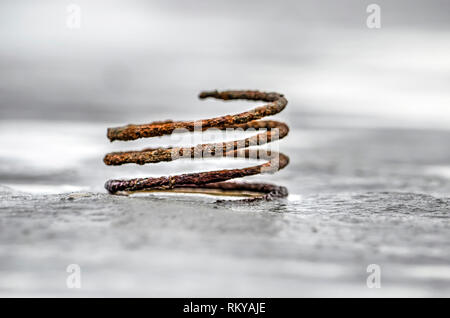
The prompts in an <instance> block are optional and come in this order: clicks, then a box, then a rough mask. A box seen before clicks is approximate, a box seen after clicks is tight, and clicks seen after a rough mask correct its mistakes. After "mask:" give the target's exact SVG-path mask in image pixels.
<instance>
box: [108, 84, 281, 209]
mask: <svg viewBox="0 0 450 318" xmlns="http://www.w3.org/2000/svg"><path fill="white" fill-rule="evenodd" d="M199 97H200V99H205V98H209V97H211V98H216V99H222V100H234V99H244V100H253V101H264V102H268V104H265V105H263V106H260V107H257V108H254V109H252V110H250V111H246V112H243V113H239V114H235V115H226V116H221V117H215V118H211V119H203V120H200V121H156V122H152V123H149V124H143V125H127V126H123V127H115V128H108V132H107V136H108V139H109V140H110V141H115V140H124V141H127V140H136V139H139V138H150V137H156V136H164V135H170V134H172V133H174V132H175V130H178V129H184V130H185V131H191V132H192V131H196V130H197V129H199V127H200V129H201V130H202V131H205V130H207V129H210V128H216V129H220V130H225V129H227V128H239V129H244V130H246V129H249V128H253V129H256V130H259V129H265V131H264V132H262V133H259V134H257V135H254V136H251V137H248V138H245V139H242V140H235V141H230V142H223V143H212V144H201V145H197V146H195V147H187V148H186V147H184V148H183V147H169V148H147V149H143V150H141V151H125V152H112V153H108V154H107V155H106V156H105V157H104V159H103V161H104V163H105V164H106V165H122V164H128V163H135V164H139V165H143V164H146V163H157V162H162V161H173V160H176V159H181V158H186V157H188V158H196V157H198V154H202V155H203V156H205V154H207V155H211V156H215V155H216V156H217V155H219V156H223V157H230V156H231V157H235V158H254V159H263V160H267V162H266V163H264V164H260V165H256V166H251V167H246V168H242V169H225V170H216V171H208V172H200V173H189V174H181V175H176V176H168V177H159V178H135V179H128V180H108V181H107V182H106V184H105V188H106V189H107V190H108V192H109V193H111V194H115V193H119V192H135V191H174V192H197V193H198V192H200V193H216V194H220V193H221V192H223V193H225V194H227V193H228V194H229V193H231V192H236V191H238V192H241V193H242V194H243V193H244V192H251V193H259V195H258V196H254V195H253V197H252V198H249V199H244V200H243V201H256V200H261V199H264V200H272V199H274V198H281V197H285V196H287V195H288V191H287V189H286V188H285V187H282V186H276V185H273V184H267V183H237V182H224V181H227V180H230V179H234V178H241V177H246V176H251V175H256V174H260V173H274V172H276V171H278V170H280V169H283V168H284V167H285V166H287V165H288V164H289V157H287V156H286V155H284V154H282V153H278V152H274V151H266V150H254V149H248V147H251V146H253V145H262V144H264V143H269V142H271V141H275V140H278V139H281V138H284V137H285V136H286V135H287V134H288V132H289V127H288V126H287V125H286V124H285V123H282V122H278V121H273V120H259V119H261V118H263V117H266V116H271V115H275V114H277V113H279V112H281V111H282V110H283V109H284V108H285V107H286V105H287V100H286V98H284V96H283V95H282V94H279V93H274V92H271V93H266V92H260V91H250V90H229V91H222V92H219V91H206V92H202V93H200V95H199ZM217 149H220V150H222V151H221V152H218V151H217Z"/></svg>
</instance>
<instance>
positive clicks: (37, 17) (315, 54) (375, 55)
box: [0, 0, 450, 129]
mask: <svg viewBox="0 0 450 318" xmlns="http://www.w3.org/2000/svg"><path fill="white" fill-rule="evenodd" d="M71 3H75V4H77V5H78V6H79V7H80V8H81V25H80V28H79V29H70V28H68V27H67V25H66V20H67V17H68V12H67V11H66V10H67V6H68V5H69V4H71ZM370 3H372V2H371V1H363V2H361V1H340V2H339V3H337V2H335V1H328V0H327V1H324V0H321V1H283V2H280V3H277V5H276V6H274V5H269V3H268V2H267V1H263V2H261V1H258V2H256V1H239V2H238V1H227V2H226V3H220V2H211V1H195V2H186V1H149V2H147V1H128V2H126V3H125V2H120V1H103V0H101V1H73V2H72V1H51V0H48V1H40V2H39V3H36V2H34V3H30V2H26V1H2V3H1V4H0V8H1V10H0V18H1V19H0V25H1V28H0V38H1V42H0V92H1V95H0V96H1V98H0V119H1V120H25V119H26V120H61V121H94V122H97V121H100V122H114V123H125V122H148V121H152V120H155V119H156V120H158V119H168V118H170V119H199V118H207V117H210V116H215V115H219V114H228V113H233V112H240V111H242V110H243V108H244V107H247V108H248V107H251V106H243V105H246V103H242V102H233V103H227V104H221V103H220V102H215V101H206V102H205V101H204V102H201V101H198V100H197V98H196V96H197V94H198V93H199V92H200V91H201V90H209V89H259V90H270V91H280V92H282V93H284V94H285V95H286V96H287V97H288V99H289V102H290V103H289V105H288V108H287V109H286V114H281V116H286V117H289V118H293V119H295V120H296V121H297V118H300V117H301V116H305V115H314V114H317V115H320V116H331V118H332V120H334V119H336V120H339V118H340V117H342V116H344V117H349V118H353V117H355V118H356V119H357V120H355V121H354V122H355V123H356V122H360V123H364V122H366V121H367V120H363V119H364V118H374V119H375V120H376V122H378V124H379V125H383V123H386V122H391V124H390V126H396V125H398V126H403V125H405V126H407V127H418V128H422V127H426V128H440V129H447V127H450V110H449V107H448V105H450V92H449V91H448V89H447V88H448V84H449V80H450V78H449V77H448V74H449V71H450V59H448V56H449V54H450V41H448V38H450V20H449V19H448V12H449V9H450V3H449V2H446V1H426V2H425V1H396V2H395V3H393V2H392V1H377V2H375V3H377V4H379V5H380V7H381V28H380V29H369V28H367V26H366V18H367V16H368V15H369V14H368V13H367V12H366V7H367V5H368V4H370ZM187 109H189V111H186V110H187ZM180 111H182V113H180ZM315 116H316V115H314V116H312V118H314V117H315ZM358 118H361V120H359V119H358ZM291 124H292V123H291ZM372 124H373V123H372Z"/></svg>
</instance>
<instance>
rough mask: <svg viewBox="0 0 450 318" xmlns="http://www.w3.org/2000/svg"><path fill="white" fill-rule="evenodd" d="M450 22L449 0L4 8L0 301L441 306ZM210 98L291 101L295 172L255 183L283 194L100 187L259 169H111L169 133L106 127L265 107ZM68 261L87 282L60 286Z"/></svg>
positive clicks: (0, 14)
mask: <svg viewBox="0 0 450 318" xmlns="http://www.w3.org/2000/svg"><path fill="white" fill-rule="evenodd" d="M371 3H376V4H378V5H379V6H380V8H381V28H379V29H370V28H368V27H367V25H366V19H367V17H368V15H369V13H367V12H366V8H367V6H368V5H369V4H371ZM70 4H76V5H77V6H79V8H80V9H81V16H80V17H81V20H80V22H81V24H80V28H75V29H74V28H70V27H68V24H67V20H68V18H69V16H70V14H71V13H70V12H68V6H69V5H70ZM449 12H450V2H449V1H445V0H432V1H406V0H404V1H388V0H384V1H381V0H378V1H357V0H341V1H331V0H319V1H318V0H315V1H313V0H311V1H299V0H290V1H266V0H264V1H261V0H259V1H234V0H233V1H206V0H195V1H181V0H180V1H137V0H129V1H111V0H110V1H102V0H96V1H92V0H91V1H87V0H85V1H82V0H79V1H61V0H59V1H56V0H54V1H49V0H41V1H23V0H14V1H13V0H3V1H1V3H0V294H1V295H3V296H11V295H26V296H28V295H32V296H36V295H37V296H48V295H64V296H74V295H75V296H76V295H83V296H91V295H93V296H105V295H106V296H109V295H113V296H129V295H138V296H185V297H188V296H189V297H192V296H226V297H232V296H248V297H251V296H355V295H356V296H442V295H446V296H448V295H449V293H450V268H449V264H450V255H449V250H450V248H449V247H450V246H449V242H450V236H449V232H450V231H449V228H450V225H449V206H450V204H449V202H450V199H449V193H450V147H449V140H450V131H449V127H450V107H449V105H450V90H449V89H448V88H449V84H450V76H449V74H450V59H449V56H450V41H449V39H450V19H449ZM210 89H259V90H269V91H277V92H281V93H284V94H285V95H286V96H287V98H288V100H289V104H288V107H287V108H286V110H284V111H283V112H282V113H281V114H279V115H277V117H275V118H276V119H281V120H284V121H286V122H287V123H288V124H289V126H290V128H291V131H290V135H289V136H288V137H287V138H286V139H285V140H282V141H281V142H280V149H281V150H282V151H283V152H284V153H286V154H287V155H289V156H290V157H291V164H290V165H289V166H288V167H287V168H286V169H285V170H284V171H281V172H279V173H278V174H276V175H274V176H258V177H254V178H253V179H254V180H258V181H267V180H270V181H271V182H274V183H278V184H282V185H285V186H287V187H288V189H289V191H290V196H289V198H288V199H287V200H283V201H281V202H272V203H264V204H261V205H258V206H231V207H228V206H217V205H215V204H214V203H213V202H214V200H215V198H211V197H206V196H170V195H167V196H165V195H160V196H148V197H144V198H142V197H136V198H117V197H111V196H109V195H107V194H106V193H105V190H104V189H103V183H104V182H105V180H107V179H108V178H114V177H132V176H160V175H169V174H176V173H181V172H188V171H202V170H205V167H207V168H206V169H207V170H211V169H215V168H217V169H218V168H226V167H232V166H242V165H246V164H248V163H246V162H239V161H237V162H232V163H230V162H223V161H221V160H218V161H212V160H208V161H206V163H205V161H200V162H184V161H179V162H174V163H162V164H158V165H157V166H145V167H136V166H125V167H120V168H118V167H106V166H104V165H103V163H102V157H103V155H104V154H105V153H106V152H110V151H114V150H117V149H139V148H142V147H145V146H149V145H150V146H154V145H167V144H170V143H171V142H172V141H171V140H170V139H169V138H166V137H164V138H161V139H160V138H157V139H155V140H144V141H135V142H130V143H120V142H119V143H113V144H110V143H109V142H108V141H107V139H106V128H107V127H111V126H116V125H123V124H127V123H146V122H150V121H154V120H163V119H175V120H177V119H180V120H182V119H186V120H188V119H193V120H194V119H200V118H208V117H211V116H217V115H221V114H231V113H235V112H241V111H243V110H245V109H249V108H251V107H253V106H254V105H255V103H249V102H239V101H235V102H231V103H223V102H220V101H212V100H207V101H199V100H198V99H197V94H198V93H199V92H200V91H201V90H210ZM256 104H257V103H256ZM251 179H252V178H250V180H251ZM246 180H247V179H246ZM71 263H76V264H80V266H81V268H82V270H83V273H84V274H83V275H84V276H83V277H86V278H85V279H84V280H83V288H82V289H81V290H80V291H78V290H77V291H74V290H71V289H68V288H66V285H65V279H66V275H67V273H66V272H65V268H66V266H67V265H68V264H71ZM372 263H375V264H379V265H380V266H381V268H382V279H383V283H382V284H383V285H382V286H383V287H382V288H381V289H379V290H378V289H369V288H367V286H366V277H367V275H368V274H367V272H366V267H367V265H369V264H372Z"/></svg>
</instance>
